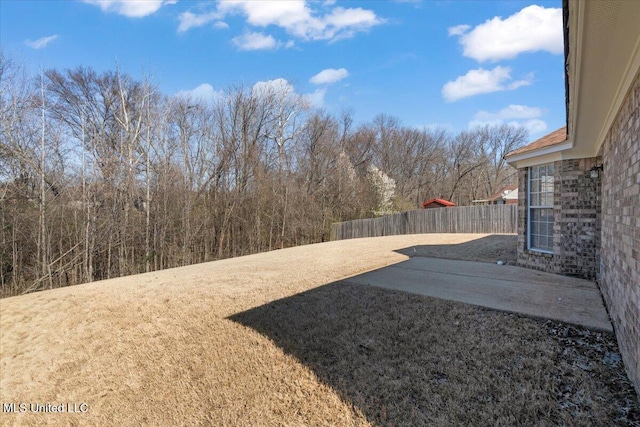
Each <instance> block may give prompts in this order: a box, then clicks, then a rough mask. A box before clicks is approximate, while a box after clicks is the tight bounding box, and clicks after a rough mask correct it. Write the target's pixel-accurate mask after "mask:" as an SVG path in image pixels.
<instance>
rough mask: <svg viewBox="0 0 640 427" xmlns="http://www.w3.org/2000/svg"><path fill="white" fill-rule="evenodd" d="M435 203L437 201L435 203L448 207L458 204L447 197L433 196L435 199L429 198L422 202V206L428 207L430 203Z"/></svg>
mask: <svg viewBox="0 0 640 427" xmlns="http://www.w3.org/2000/svg"><path fill="white" fill-rule="evenodd" d="M434 203H435V204H438V205H441V206H443V207H446V208H448V207H451V206H455V205H456V204H455V203H453V202H450V201H448V200H445V199H437V198H433V199H429V200H427V201H426V202H424V203H422V207H423V208H426V207H427V206H429V205H431V204H434Z"/></svg>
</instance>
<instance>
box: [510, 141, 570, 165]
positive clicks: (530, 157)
mask: <svg viewBox="0 0 640 427" xmlns="http://www.w3.org/2000/svg"><path fill="white" fill-rule="evenodd" d="M572 147H573V142H572V141H571V140H566V141H564V142H560V143H558V144H554V145H551V146H548V147H543V148H539V149H537V150H531V151H527V152H525V153H520V154H514V155H511V156H509V155H507V156H506V157H505V160H506V161H507V163H508V164H510V165H511V166H513V167H518V166H517V165H518V163H520V162H523V161H528V162H527V163H531V162H534V161H535V160H536V159H538V158H541V157H555V156H553V155H554V154H555V155H557V157H558V160H560V158H561V157H562V154H561V152H562V151H565V150H568V149H570V148H572ZM545 160H548V159H545Z"/></svg>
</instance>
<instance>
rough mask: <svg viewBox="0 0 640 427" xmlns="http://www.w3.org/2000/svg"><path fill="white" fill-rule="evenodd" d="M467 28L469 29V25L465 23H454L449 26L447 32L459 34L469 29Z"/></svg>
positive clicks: (454, 34)
mask: <svg viewBox="0 0 640 427" xmlns="http://www.w3.org/2000/svg"><path fill="white" fill-rule="evenodd" d="M469 29H471V26H470V25H466V24H462V25H456V26H455V27H449V31H448V33H449V35H450V36H461V35H463V34H464V33H466V32H467V31H469Z"/></svg>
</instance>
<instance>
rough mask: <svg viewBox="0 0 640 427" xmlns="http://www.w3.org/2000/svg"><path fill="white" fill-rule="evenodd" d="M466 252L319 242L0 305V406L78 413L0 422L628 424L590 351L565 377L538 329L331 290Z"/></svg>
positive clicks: (384, 241)
mask: <svg viewBox="0 0 640 427" xmlns="http://www.w3.org/2000/svg"><path fill="white" fill-rule="evenodd" d="M482 237H486V236H478V235H420V236H392V237H387V238H378V239H358V240H353V241H343V242H332V243H327V244H321V245H311V246H306V247H300V248H292V249H286V250H282V251H274V252H270V253H265V254H259V255H253V256H249V257H243V258H237V259H232V260H225V261H217V262H214V263H208V264H201V265H197V266H191V267H185V268H180V269H173V270H166V271H162V272H155V273H150V274H145V275H138V276H130V277H126V278H121V279H116V280H110V281H104V282H98V283H93V284H87V285H81V286H75V287H70V288H64V289H58V290H53V291H46V292H41V293H37V294H32V295H26V296H22V297H14V298H7V299H3V300H0V326H1V332H0V370H1V379H0V400H1V402H2V403H9V402H15V403H20V402H25V403H30V402H34V403H36V402H37V403H51V404H59V403H63V402H64V403H77V404H80V403H87V405H88V412H86V413H80V414H69V413H63V414H57V413H35V414H34V413H23V414H6V413H3V414H1V415H2V418H1V419H2V424H3V425H123V426H124V425H345V426H348V425H420V424H423V425H452V424H462V425H464V424H473V425H479V424H492V425H501V424H502V425H512V424H513V423H514V422H515V421H517V422H518V423H523V424H537V425H553V424H556V423H561V424H562V423H565V424H570V425H571V424H573V425H588V424H593V423H594V421H595V422H596V423H599V422H601V421H603V420H605V421H608V422H607V423H606V424H611V423H612V422H614V423H615V422H618V423H622V422H626V421H624V420H623V418H620V417H621V414H620V408H622V407H624V404H623V403H624V401H625V399H626V398H627V397H628V396H630V394H629V393H630V392H628V391H627V392H626V394H625V393H621V392H619V390H620V387H618V388H617V389H616V387H614V386H612V385H611V384H609V383H607V380H606V378H608V377H607V375H609V373H610V372H609V371H608V370H612V369H618V371H616V372H619V369H620V367H619V366H613V365H611V366H610V365H607V364H603V363H602V362H601V360H600V359H601V357H600V356H599V355H598V354H596V353H597V352H594V353H593V354H592V355H585V356H584V357H585V358H586V359H585V360H586V361H587V362H588V368H589V369H590V370H585V369H582V368H580V367H578V366H576V365H575V363H573V362H572V360H574V361H575V355H574V356H573V357H572V356H571V354H565V350H566V348H567V344H566V343H565V342H562V341H561V340H559V339H558V336H557V334H555V335H554V334H551V333H549V331H550V330H551V329H550V326H545V324H544V323H542V322H540V321H537V320H533V319H527V318H521V317H518V316H514V315H509V314H505V313H499V312H495V311H490V310H485V309H480V308H475V307H472V306H467V305H463V304H456V303H450V302H445V301H440V300H435V299H430V298H424V297H419V296H414V295H407V294H403V293H399V292H393V291H386V290H382V289H376V288H371V287H362V286H357V285H351V284H349V283H346V282H340V280H341V279H344V278H345V277H347V276H351V275H354V274H358V273H361V272H363V271H367V270H371V269H373V268H378V267H382V266H384V265H388V264H390V263H394V262H399V261H402V260H404V259H406V256H404V255H402V254H401V253H400V252H401V251H402V250H403V249H406V248H409V247H413V246H425V245H442V246H451V245H458V247H459V249H460V251H461V254H460V256H461V257H464V255H463V254H464V251H465V250H464V246H465V244H467V242H473V241H474V240H476V239H478V238H482ZM556 329H557V328H556ZM602 336H603V337H605V341H603V342H604V344H603V347H602V348H603V349H604V350H603V351H613V347H612V346H613V345H615V342H614V341H612V337H611V336H609V335H606V334H604V335H602ZM612 343H613V344H612ZM599 357H600V359H598V358H599ZM565 359H566V360H565ZM581 366H583V365H581ZM609 377H611V375H609ZM567 386H568V387H569V388H567ZM627 387H628V384H627ZM567 390H570V391H569V392H567ZM616 390H618V392H616ZM558 393H564V394H563V396H564V395H566V394H567V393H568V397H567V396H565V400H564V401H563V400H562V399H559V398H558ZM616 393H618V394H616ZM566 401H569V402H570V403H571V405H567V404H566ZM575 402H578V403H579V404H578V406H577V407H576V405H575V404H574V403H575ZM572 405H573V406H572ZM627 406H629V404H627ZM632 411H633V408H632ZM631 414H632V415H633V412H631ZM627 418H629V416H628V415H627ZM616 419H617V420H618V421H615V420H616ZM620 420H622V421H620ZM621 425H624V424H621Z"/></svg>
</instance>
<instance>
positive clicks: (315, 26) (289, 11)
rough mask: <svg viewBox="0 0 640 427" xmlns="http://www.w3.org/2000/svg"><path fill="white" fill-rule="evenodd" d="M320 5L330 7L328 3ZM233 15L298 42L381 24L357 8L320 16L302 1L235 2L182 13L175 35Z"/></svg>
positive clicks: (343, 35)
mask: <svg viewBox="0 0 640 427" xmlns="http://www.w3.org/2000/svg"><path fill="white" fill-rule="evenodd" d="M324 6H325V7H330V6H331V4H325V5H324ZM233 14H236V15H242V16H244V17H245V19H246V22H247V24H249V25H250V26H253V27H261V28H265V27H268V26H270V25H273V26H276V27H279V28H282V29H284V30H285V31H286V32H287V33H288V34H290V35H292V36H294V37H296V38H299V39H302V40H331V41H335V40H338V39H341V38H347V37H353V36H354V35H355V33H357V32H363V31H368V30H369V29H371V28H372V27H374V26H376V25H380V24H382V23H384V22H385V21H384V19H381V18H379V17H378V16H376V14H375V13H374V12H373V11H371V10H367V9H363V8H360V7H357V8H343V7H334V8H332V9H331V11H330V13H328V14H324V15H321V14H320V13H319V12H318V11H317V10H314V9H312V8H310V7H309V4H308V3H307V2H306V1H304V0H271V1H267V0H265V1H254V0H238V1H221V2H219V3H218V5H217V9H216V10H215V11H213V12H210V13H204V14H200V15H196V14H194V13H191V12H185V13H183V14H182V15H180V26H179V27H178V32H184V31H187V30H188V29H190V28H193V27H199V26H202V25H205V24H207V23H208V22H211V21H214V20H219V19H223V18H224V17H226V16H228V15H233Z"/></svg>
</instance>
